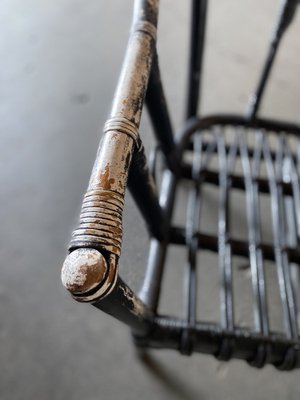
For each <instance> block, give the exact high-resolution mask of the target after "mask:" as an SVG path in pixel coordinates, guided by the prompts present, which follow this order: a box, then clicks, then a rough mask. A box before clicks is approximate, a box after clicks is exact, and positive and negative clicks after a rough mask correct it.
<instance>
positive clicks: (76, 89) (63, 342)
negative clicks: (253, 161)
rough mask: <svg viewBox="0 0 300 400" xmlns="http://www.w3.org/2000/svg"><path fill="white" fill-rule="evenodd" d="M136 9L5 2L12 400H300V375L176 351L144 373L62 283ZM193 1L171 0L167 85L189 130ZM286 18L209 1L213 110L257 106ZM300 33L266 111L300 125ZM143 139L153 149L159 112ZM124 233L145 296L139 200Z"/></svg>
mask: <svg viewBox="0 0 300 400" xmlns="http://www.w3.org/2000/svg"><path fill="white" fill-rule="evenodd" d="M131 3H132V2H130V4H129V2H125V1H122V0H113V1H111V2H106V1H104V0H101V1H86V2H83V1H80V0H60V1H58V0H56V1H51V2H41V1H38V0H26V1H24V0H2V1H1V4H0V26H1V31H2V32H1V37H0V54H1V60H2V61H1V67H0V79H1V82H0V88H1V89H0V102H1V107H0V127H1V128H0V130H1V147H0V153H1V154H0V159H1V164H2V169H1V173H0V185H1V191H0V201H1V208H0V221H1V225H0V229H1V247H0V254H1V260H2V263H1V264H2V265H1V272H0V316H1V318H0V321H1V322H0V398H1V400H19V399H21V400H52V399H55V400H59V399H72V400H77V399H78V400H79V399H89V400H93V399H95V400H96V399H98V400H99V399H106V400H110V399H112V400H115V399H116V398H121V399H130V400H134V399H140V398H143V399H145V400H146V399H153V398H155V399H198V400H199V399H206V400H208V399H222V400H225V399H235V398H236V399H238V398H241V397H242V398H243V399H253V398H255V397H256V398H258V399H271V398H274V397H275V398H278V399H298V398H299V396H300V386H299V377H300V375H299V372H297V371H296V372H291V373H280V372H277V371H276V370H275V369H274V368H272V367H266V368H264V369H263V370H255V369H251V368H250V367H248V366H247V365H246V364H245V363H244V362H240V361H232V362H230V363H229V364H224V363H220V362H218V361H216V360H214V359H213V358H211V357H208V356H202V355H195V356H192V357H191V358H185V357H183V356H180V355H178V354H176V353H173V352H169V351H160V352H153V353H151V354H152V359H149V360H148V363H142V362H140V361H139V360H138V358H137V356H136V353H135V350H134V348H133V346H132V343H131V338H130V335H129V332H128V329H127V328H126V327H125V326H123V325H121V324H120V323H117V322H115V321H114V320H112V319H111V318H110V317H108V316H106V315H104V314H101V313H100V312H99V311H97V310H96V309H93V307H90V306H86V305H79V304H76V303H75V302H73V301H72V300H71V298H70V297H69V296H68V294H67V293H66V292H65V291H64V289H63V288H62V286H61V283H60V268H61V264H62V262H63V260H64V257H65V254H66V249H67V243H68V241H69V238H70V233H71V230H72V227H73V226H74V224H75V221H76V219H77V217H78V211H79V207H80V203H81V198H82V195H83V192H84V190H85V188H86V185H87V182H88V178H89V174H90V171H91V167H92V164H93V160H94V157H95V153H96V148H97V144H98V141H99V137H100V135H101V127H102V125H103V123H104V122H105V118H106V116H107V114H108V112H109V108H110V104H111V100H112V96H113V90H114V87H115V84H116V79H117V76H118V73H119V70H120V63H121V61H122V57H123V54H124V50H125V45H126V41H127V37H128V29H129V26H130V18H131V13H132V4H131ZM184 3H185V2H182V1H177V2H175V1H174V0H173V1H172V0H162V9H161V15H160V27H159V37H160V39H159V52H160V54H161V67H162V75H163V79H164V81H165V83H166V94H167V98H168V100H169V102H170V109H171V111H172V115H173V122H174V125H175V126H177V127H178V126H179V125H180V123H181V121H182V116H183V96H182V93H183V90H184V84H185V78H186V74H185V63H184V62H183V61H184V60H185V59H186V55H187V50H186V43H187V38H188V35H187V26H188V20H189V19H188V18H189V14H188V10H187V7H186V4H184ZM275 3H277V2H275ZM276 13H277V7H276V5H274V2H273V1H272V0H264V2H260V1H259V0H244V1H243V2H240V1H238V0H226V1H222V2H220V1H217V0H212V1H211V2H210V8H209V31H208V35H207V52H206V59H205V77H204V78H205V83H204V92H203V105H202V111H203V112H211V111H240V112H243V111H244V110H245V105H246V102H247V98H248V94H249V92H250V91H251V88H253V87H254V85H255V82H256V78H257V74H258V70H259V67H260V65H261V62H262V59H263V56H264V52H265V48H266V47H265V46H266V43H267V40H268V37H269V35H270V32H271V29H272V25H273V21H274V17H275V15H276ZM299 27H300V14H299V13H298V15H297V17H296V20H295V22H294V24H293V26H292V27H291V28H290V30H289V33H288V34H287V36H286V37H285V39H284V43H283V44H284V46H283V48H282V51H281V52H280V55H279V58H278V62H277V64H276V67H275V69H274V71H273V74H272V76H273V81H272V84H271V85H270V86H269V87H268V90H267V98H266V102H265V103H264V106H263V112H264V114H265V115H268V116H269V115H273V116H276V117H277V118H283V119H290V120H298V119H299V107H300V80H299V71H300V56H299V55H300V42H299V40H298V39H299ZM141 134H142V136H143V138H144V140H145V142H146V145H147V147H149V145H150V143H151V141H152V137H151V134H150V127H149V122H148V119H147V116H145V118H144V121H143V124H142V129H141ZM125 230H126V232H127V233H126V235H125V243H124V249H123V254H122V259H121V272H122V274H123V275H124V276H125V278H126V279H127V280H128V281H129V282H130V284H131V286H132V287H133V288H134V289H138V288H139V285H140V282H141V278H142V275H143V268H144V259H145V257H146V246H147V236H146V234H145V229H144V226H143V223H142V220H141V218H140V217H139V216H138V213H137V211H136V210H135V208H134V206H133V203H132V200H131V198H130V197H129V196H128V199H127V209H126V216H125ZM141 246H142V248H143V249H144V250H143V251H141V250H138V249H139V248H140V247H141ZM175 259H176V260H177V262H175ZM172 260H173V265H174V271H177V272H175V273H173V275H172V276H173V279H174V284H175V281H176V280H177V278H178V279H179V275H180V274H179V271H180V269H181V267H182V265H181V263H180V258H178V257H177V255H176V254H175V255H174V256H173V259H172ZM168 276H170V275H168ZM177 283H178V282H177ZM168 287H169V286H168ZM168 290H171V288H170V287H169V289H168ZM175 297H176V296H174V294H171V293H168V292H167V293H166V300H164V301H163V304H162V307H167V305H166V303H167V300H168V299H169V300H170V301H169V303H170V304H169V307H170V309H172V307H173V309H176V308H177V305H176V304H177V303H176V299H175ZM174 299H175V300H174Z"/></svg>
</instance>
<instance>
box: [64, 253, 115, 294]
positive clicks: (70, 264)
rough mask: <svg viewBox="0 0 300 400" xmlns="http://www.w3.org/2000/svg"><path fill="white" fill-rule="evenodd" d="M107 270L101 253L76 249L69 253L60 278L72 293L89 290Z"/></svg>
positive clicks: (101, 279)
mask: <svg viewBox="0 0 300 400" xmlns="http://www.w3.org/2000/svg"><path fill="white" fill-rule="evenodd" d="M106 272H107V263H106V260H105V258H104V257H103V255H102V254H101V253H100V252H99V251H97V250H94V249H89V248H83V249H77V250H74V251H72V253H70V254H69V255H68V256H67V258H66V260H65V262H64V264H63V267H62V271H61V280H62V283H63V285H64V286H65V288H66V289H68V290H69V291H70V292H71V293H72V294H73V295H76V294H83V293H86V292H89V291H90V290H92V289H93V288H94V287H96V286H97V285H99V284H100V283H101V282H102V281H103V279H104V277H105V275H106Z"/></svg>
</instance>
